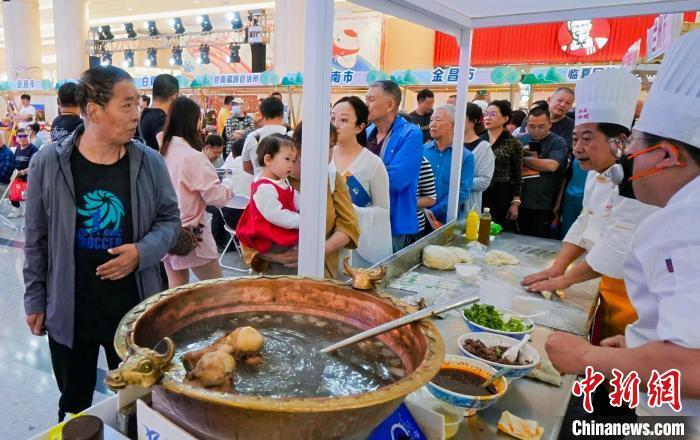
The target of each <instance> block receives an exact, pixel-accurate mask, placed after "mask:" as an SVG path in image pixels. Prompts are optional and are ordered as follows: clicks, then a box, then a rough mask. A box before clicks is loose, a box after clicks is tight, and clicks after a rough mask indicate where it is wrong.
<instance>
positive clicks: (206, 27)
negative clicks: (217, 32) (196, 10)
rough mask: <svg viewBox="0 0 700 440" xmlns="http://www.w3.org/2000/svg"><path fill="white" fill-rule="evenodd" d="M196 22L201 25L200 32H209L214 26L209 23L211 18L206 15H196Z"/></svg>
mask: <svg viewBox="0 0 700 440" xmlns="http://www.w3.org/2000/svg"><path fill="white" fill-rule="evenodd" d="M197 23H199V25H200V26H202V32H211V30H212V29H214V27H213V26H212V25H211V20H210V19H209V16H208V15H206V14H205V15H200V16H199V17H197Z"/></svg>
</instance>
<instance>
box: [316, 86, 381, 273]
mask: <svg viewBox="0 0 700 440" xmlns="http://www.w3.org/2000/svg"><path fill="white" fill-rule="evenodd" d="M368 115H369V110H368V109H367V105H366V104H365V103H364V102H363V101H362V100H361V99H360V98H358V97H356V96H346V97H343V98H341V99H340V100H338V102H336V103H335V105H334V106H333V109H332V111H331V123H332V124H333V125H335V127H336V129H337V130H338V141H337V144H336V146H335V147H334V148H333V158H332V160H331V162H330V164H329V167H330V171H331V172H338V173H340V174H341V175H342V176H343V177H345V179H346V182H347V184H348V188H349V189H350V197H351V198H352V202H353V205H354V206H355V212H356V213H357V218H358V222H359V225H360V243H359V245H358V247H357V250H356V251H355V252H354V253H353V265H357V266H369V265H372V264H375V263H377V262H378V261H380V260H382V259H384V258H386V257H388V256H389V255H391V253H392V248H391V223H390V220H389V175H388V174H387V172H386V168H385V167H384V164H383V163H382V160H381V159H380V158H379V156H377V155H375V154H374V153H372V152H371V151H369V150H368V149H366V148H365V145H366V144H367V137H366V134H365V128H366V127H367V116H368ZM358 257H360V258H358ZM363 260H364V261H363Z"/></svg>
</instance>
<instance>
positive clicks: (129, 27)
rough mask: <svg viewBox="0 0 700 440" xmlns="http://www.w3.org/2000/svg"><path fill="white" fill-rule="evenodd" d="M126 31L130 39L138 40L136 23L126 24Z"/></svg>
mask: <svg viewBox="0 0 700 440" xmlns="http://www.w3.org/2000/svg"><path fill="white" fill-rule="evenodd" d="M124 30H125V31H126V36H127V37H128V38H136V37H137V36H138V34H137V33H136V30H135V29H134V23H124Z"/></svg>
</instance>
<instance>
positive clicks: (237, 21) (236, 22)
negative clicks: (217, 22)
mask: <svg viewBox="0 0 700 440" xmlns="http://www.w3.org/2000/svg"><path fill="white" fill-rule="evenodd" d="M226 19H227V20H228V21H229V23H231V29H233V30H238V29H243V20H241V13H240V12H238V11H234V12H229V13H228V14H226Z"/></svg>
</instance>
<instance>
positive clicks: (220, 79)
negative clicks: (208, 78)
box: [211, 73, 263, 87]
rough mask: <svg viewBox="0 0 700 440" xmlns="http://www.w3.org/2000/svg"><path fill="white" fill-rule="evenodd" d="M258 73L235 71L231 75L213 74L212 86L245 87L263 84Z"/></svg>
mask: <svg viewBox="0 0 700 440" xmlns="http://www.w3.org/2000/svg"><path fill="white" fill-rule="evenodd" d="M261 79H262V75H261V74H260V73H237V74H232V75H214V76H213V79H212V84H211V85H212V86H213V87H246V86H260V85H263V82H262V81H261Z"/></svg>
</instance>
